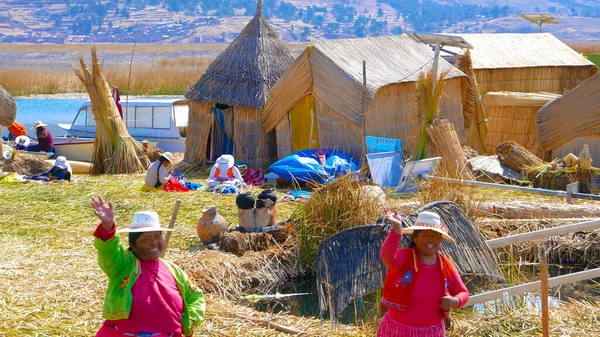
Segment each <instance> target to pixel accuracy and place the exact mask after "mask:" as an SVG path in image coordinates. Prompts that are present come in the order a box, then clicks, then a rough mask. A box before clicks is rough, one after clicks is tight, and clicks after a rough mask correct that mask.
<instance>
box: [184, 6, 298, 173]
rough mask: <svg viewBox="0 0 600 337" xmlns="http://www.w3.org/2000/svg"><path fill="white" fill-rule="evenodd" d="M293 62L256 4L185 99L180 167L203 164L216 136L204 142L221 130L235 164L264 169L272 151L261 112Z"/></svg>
mask: <svg viewBox="0 0 600 337" xmlns="http://www.w3.org/2000/svg"><path fill="white" fill-rule="evenodd" d="M293 61H294V58H293V56H292V55H291V53H290V51H289V49H288V48H287V46H286V45H285V44H284V43H283V42H282V41H281V40H280V39H279V36H278V35H277V33H276V32H275V30H273V28H272V27H271V26H270V25H269V24H268V23H267V21H266V20H265V18H264V17H263V15H262V0H259V1H258V4H257V8H256V15H255V16H254V18H252V20H250V22H249V23H248V25H246V27H245V28H244V29H243V30H242V32H241V33H240V35H239V36H238V37H237V38H236V39H235V40H234V41H233V42H232V43H231V44H230V45H229V46H228V47H227V49H225V50H224V51H223V52H222V53H221V54H220V55H219V56H218V57H217V58H216V59H215V60H214V61H213V62H212V63H211V64H210V66H209V67H208V69H207V70H206V72H205V73H204V74H203V75H202V77H201V78H200V79H199V80H198V82H196V83H195V84H194V85H193V86H192V87H191V88H190V89H189V90H188V92H187V93H186V94H185V97H186V98H187V99H188V100H189V101H190V116H189V131H188V136H187V139H186V151H185V156H184V162H185V163H186V164H192V165H194V164H204V163H205V161H206V154H207V145H208V142H209V138H210V141H211V142H212V143H215V142H216V141H219V140H220V139H217V138H219V137H217V136H218V135H215V137H209V135H210V132H211V127H214V129H215V130H216V129H217V128H218V129H219V130H222V131H224V133H225V135H223V133H222V134H221V136H223V137H225V136H226V138H231V139H233V143H234V149H233V152H234V153H233V155H234V156H235V158H236V159H237V160H241V161H244V162H246V163H248V164H249V165H250V166H252V167H266V166H268V165H269V164H270V163H271V162H272V160H273V159H274V158H273V157H274V151H269V144H270V143H273V146H271V147H272V148H274V137H273V135H271V137H269V135H267V133H266V132H265V130H264V129H263V128H262V123H261V121H262V109H263V107H264V105H265V103H266V101H267V97H268V95H269V92H270V91H271V88H272V87H273V86H274V85H275V82H277V80H278V79H279V77H280V76H281V75H282V74H283V73H284V71H285V70H286V69H287V68H288V67H289V65H290V64H292V62H293ZM213 121H215V122H213ZM217 121H218V123H216V122H217ZM214 134H215V133H213V135H214ZM213 138H214V139H213ZM269 139H271V141H270V140H269ZM221 149H222V148H221ZM208 150H209V151H210V149H208ZM220 151H221V152H222V151H223V150H220V149H219V148H213V149H212V157H213V158H214V157H218V156H219V155H221V154H223V153H221V152H220ZM224 151H227V150H224ZM211 159H212V158H211ZM184 166H185V164H184V165H182V168H183V167H184Z"/></svg>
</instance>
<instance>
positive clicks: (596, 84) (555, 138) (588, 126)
mask: <svg viewBox="0 0 600 337" xmlns="http://www.w3.org/2000/svg"><path fill="white" fill-rule="evenodd" d="M599 92H600V73H597V74H596V75H594V76H592V77H590V78H589V79H587V80H585V81H584V82H582V83H581V84H580V85H578V86H577V87H576V88H575V89H573V90H571V91H569V92H567V93H566V94H564V95H563V96H562V97H561V98H558V99H556V100H554V101H552V102H550V103H548V104H546V105H545V106H543V107H542V108H541V109H540V111H539V112H538V116H537V127H538V136H539V141H540V146H541V147H542V149H544V150H545V151H550V150H553V149H556V148H558V147H559V146H561V145H563V144H565V143H566V142H568V141H570V140H571V139H574V138H576V137H578V136H585V135H588V134H593V133H600V95H599V94H598V93H599Z"/></svg>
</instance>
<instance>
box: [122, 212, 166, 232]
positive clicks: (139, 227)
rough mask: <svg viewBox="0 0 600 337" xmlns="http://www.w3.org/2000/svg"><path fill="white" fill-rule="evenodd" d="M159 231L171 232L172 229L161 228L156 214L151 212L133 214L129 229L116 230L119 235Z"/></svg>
mask: <svg viewBox="0 0 600 337" xmlns="http://www.w3.org/2000/svg"><path fill="white" fill-rule="evenodd" d="M160 231H168V232H173V231H174V229H171V228H163V227H161V226H160V221H159V220H158V213H156V212H152V211H141V212H135V213H134V214H133V220H131V226H129V228H123V229H119V230H117V232H121V233H143V232H160Z"/></svg>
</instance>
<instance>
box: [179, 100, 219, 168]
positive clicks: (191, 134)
mask: <svg viewBox="0 0 600 337" xmlns="http://www.w3.org/2000/svg"><path fill="white" fill-rule="evenodd" d="M212 106H213V105H212V104H210V103H196V102H193V101H189V118H188V132H187V138H186V139H185V154H184V157H183V160H184V161H185V162H186V163H188V164H204V163H205V162H206V147H207V145H208V137H209V135H210V128H211V126H212V120H213V115H212V113H211V108H212Z"/></svg>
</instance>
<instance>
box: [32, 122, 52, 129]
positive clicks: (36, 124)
mask: <svg viewBox="0 0 600 337" xmlns="http://www.w3.org/2000/svg"><path fill="white" fill-rule="evenodd" d="M42 126H48V124H44V123H42V121H35V122H34V123H33V126H32V127H31V130H35V129H37V128H39V127H42Z"/></svg>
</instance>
